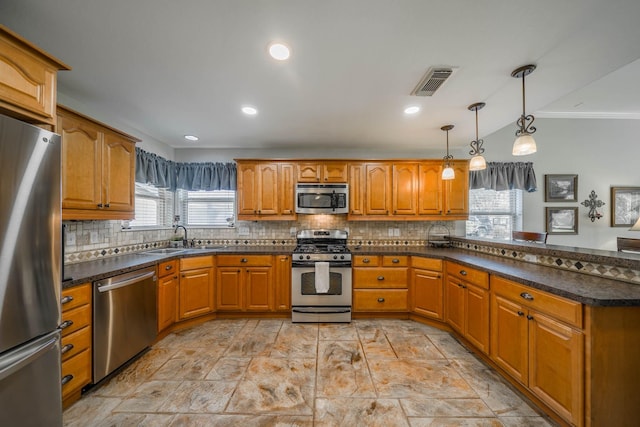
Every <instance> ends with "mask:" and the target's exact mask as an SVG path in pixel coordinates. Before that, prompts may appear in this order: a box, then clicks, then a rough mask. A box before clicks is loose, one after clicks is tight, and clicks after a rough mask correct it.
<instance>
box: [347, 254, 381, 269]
mask: <svg viewBox="0 0 640 427" xmlns="http://www.w3.org/2000/svg"><path fill="white" fill-rule="evenodd" d="M352 262H353V266H354V267H379V266H380V257H379V256H378V255H355V256H354V257H353V261H352Z"/></svg>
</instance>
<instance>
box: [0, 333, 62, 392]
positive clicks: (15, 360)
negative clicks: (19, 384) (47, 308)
mask: <svg viewBox="0 0 640 427" xmlns="http://www.w3.org/2000/svg"><path fill="white" fill-rule="evenodd" d="M57 342H58V335H57V334H56V336H54V337H52V338H50V339H48V340H47V341H45V342H44V343H42V344H38V345H36V346H35V348H34V347H31V346H29V348H26V349H24V350H23V351H21V352H17V353H15V354H12V355H11V356H10V357H8V358H7V360H6V361H5V362H0V363H1V364H0V381H2V380H4V379H5V378H7V377H9V376H11V375H12V374H14V373H16V372H17V371H19V370H20V369H22V368H24V367H25V366H27V365H28V364H30V363H31V362H33V361H34V360H35V359H37V358H38V357H40V356H41V355H42V354H43V353H46V352H47V351H49V350H51V349H52V348H53V347H54V346H55V345H56V343H57Z"/></svg>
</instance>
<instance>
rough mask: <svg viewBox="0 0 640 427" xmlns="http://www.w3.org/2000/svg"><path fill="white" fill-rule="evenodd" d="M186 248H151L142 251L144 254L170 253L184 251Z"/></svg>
mask: <svg viewBox="0 0 640 427" xmlns="http://www.w3.org/2000/svg"><path fill="white" fill-rule="evenodd" d="M184 251H186V249H183V248H164V249H153V250H151V251H145V252H142V253H143V254H145V255H172V254H179V253H180V252H184Z"/></svg>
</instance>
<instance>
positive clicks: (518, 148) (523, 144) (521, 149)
mask: <svg viewBox="0 0 640 427" xmlns="http://www.w3.org/2000/svg"><path fill="white" fill-rule="evenodd" d="M536 151H538V148H537V147H536V140H535V139H533V137H532V136H531V135H530V134H528V133H525V134H522V135H520V136H519V137H517V138H516V141H515V142H514V143H513V151H512V154H513V155H514V156H526V155H527V154H533V153H535V152H536Z"/></svg>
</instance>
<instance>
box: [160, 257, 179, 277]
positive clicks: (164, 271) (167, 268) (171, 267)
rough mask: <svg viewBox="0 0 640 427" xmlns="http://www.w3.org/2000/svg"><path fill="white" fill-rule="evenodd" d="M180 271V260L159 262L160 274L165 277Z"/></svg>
mask: <svg viewBox="0 0 640 427" xmlns="http://www.w3.org/2000/svg"><path fill="white" fill-rule="evenodd" d="M177 272H178V260H177V259H172V260H171V261H164V262H161V263H160V264H158V276H159V277H164V276H168V275H170V274H176V273H177Z"/></svg>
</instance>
